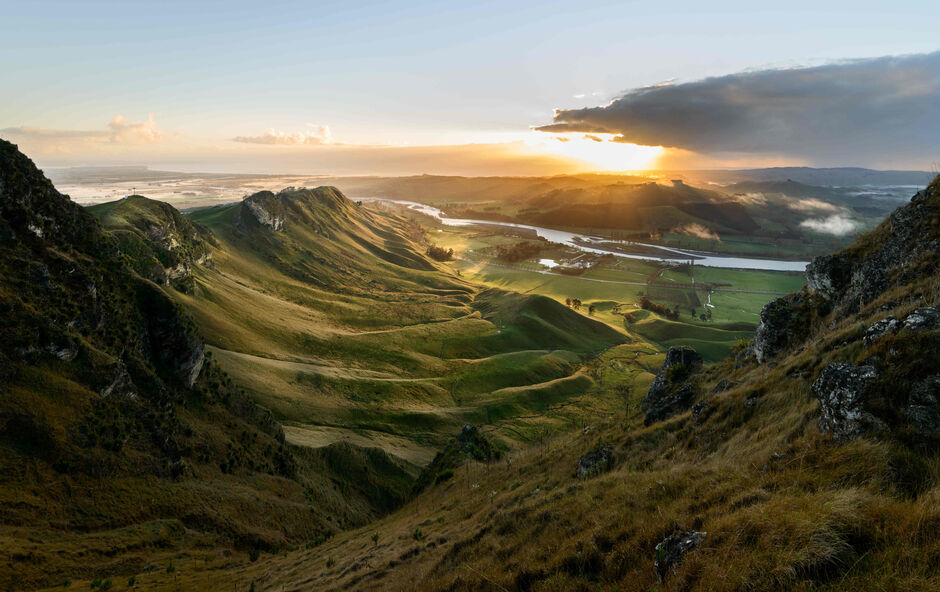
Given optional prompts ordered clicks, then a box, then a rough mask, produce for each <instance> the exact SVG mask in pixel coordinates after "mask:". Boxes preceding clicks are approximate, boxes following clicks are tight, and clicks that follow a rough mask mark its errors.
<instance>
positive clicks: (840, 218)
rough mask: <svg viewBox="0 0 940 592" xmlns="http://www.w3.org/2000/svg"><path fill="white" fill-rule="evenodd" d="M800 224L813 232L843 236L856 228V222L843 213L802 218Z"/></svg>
mask: <svg viewBox="0 0 940 592" xmlns="http://www.w3.org/2000/svg"><path fill="white" fill-rule="evenodd" d="M800 226H802V227H803V228H809V229H810V230H813V231H815V232H821V233H824V234H834V235H836V236H845V235H846V234H849V233H850V232H852V231H854V230H855V229H857V228H858V222H856V221H855V220H852V219H851V218H847V217H846V216H845V215H844V214H835V215H834V216H829V217H828V218H809V219H807V220H803V221H802V222H800Z"/></svg>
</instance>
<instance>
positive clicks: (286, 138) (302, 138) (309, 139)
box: [232, 123, 333, 146]
mask: <svg viewBox="0 0 940 592" xmlns="http://www.w3.org/2000/svg"><path fill="white" fill-rule="evenodd" d="M307 128H308V129H307V131H306V132H296V133H293V134H291V133H285V132H282V131H280V130H276V129H273V128H272V129H269V130H268V131H267V132H266V133H264V134H262V135H260V136H236V137H235V138H232V140H233V141H234V142H243V143H245V144H278V145H282V146H302V145H310V144H314V145H319V144H330V143H332V142H333V136H332V134H331V133H330V126H328V125H314V124H312V123H308V124H307Z"/></svg>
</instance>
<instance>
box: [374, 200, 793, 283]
mask: <svg viewBox="0 0 940 592" xmlns="http://www.w3.org/2000/svg"><path fill="white" fill-rule="evenodd" d="M356 199H359V200H361V201H378V202H386V203H392V204H397V205H400V206H404V207H406V208H408V209H409V210H413V211H415V212H419V213H421V214H424V215H426V216H430V217H432V218H434V219H435V220H438V221H439V222H440V223H441V224H444V225H445V226H476V225H487V226H502V227H505V228H521V229H524V230H531V231H534V232H535V233H536V234H537V235H538V236H539V237H542V238H544V239H545V240H547V241H549V242H553V243H560V244H563V245H567V246H569V247H574V248H576V249H580V250H582V251H586V252H588V253H597V254H601V255H603V254H607V253H610V254H611V255H616V256H618V257H628V258H630V259H644V260H647V261H670V262H681V261H694V262H695V265H702V266H705V267H720V268H724V269H760V270H766V271H804V270H805V269H806V265H807V263H808V262H806V261H784V260H779V259H751V258H746V257H726V256H723V255H712V254H708V253H701V252H697V251H684V250H681V249H674V248H671V247H663V246H661V245H651V244H647V243H638V242H632V241H616V240H611V239H609V238H602V237H597V236H589V235H585V234H577V233H574V232H567V231H565V230H555V229H554V228H543V227H541V226H531V225H529V224H517V223H515V222H494V221H492V220H473V219H469V218H450V217H448V216H447V215H446V214H444V212H442V211H441V210H440V209H439V208H436V207H434V206H429V205H427V204H423V203H418V202H415V201H407V200H403V199H386V198H381V197H372V198H370V197H366V198H356ZM590 243H608V244H609V243H619V244H622V245H623V246H624V248H629V247H630V246H631V245H632V246H636V247H643V248H644V249H645V250H655V251H661V252H662V255H655V254H650V253H643V254H638V253H625V252H622V251H620V250H615V249H611V248H607V247H604V246H603V245H601V244H594V245H591V244H590Z"/></svg>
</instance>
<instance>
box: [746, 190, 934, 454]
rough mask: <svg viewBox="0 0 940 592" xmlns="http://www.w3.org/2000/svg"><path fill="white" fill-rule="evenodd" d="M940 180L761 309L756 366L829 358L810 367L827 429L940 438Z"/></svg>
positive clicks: (842, 434)
mask: <svg viewBox="0 0 940 592" xmlns="http://www.w3.org/2000/svg"><path fill="white" fill-rule="evenodd" d="M938 185H940V184H938V181H934V182H933V183H932V184H931V185H930V186H928V187H927V188H926V189H925V190H923V191H920V192H918V193H917V194H916V195H915V196H914V197H913V198H912V199H911V201H910V203H909V204H907V205H905V206H902V207H901V208H898V209H897V210H896V211H895V212H893V213H892V214H891V215H890V216H889V217H888V218H887V219H886V220H885V221H884V222H883V223H882V224H881V225H880V226H879V227H878V228H876V229H875V230H874V231H872V232H871V233H869V234H868V235H866V236H864V237H862V238H861V239H860V240H858V241H857V242H856V243H854V244H852V245H851V246H849V247H848V248H846V249H844V250H843V251H840V252H839V253H836V254H834V255H826V256H822V257H817V258H816V259H815V260H813V262H812V263H811V264H810V265H809V266H808V267H807V270H806V277H807V288H806V289H804V290H803V291H802V292H800V293H798V294H793V295H790V296H786V297H783V298H780V299H777V300H775V301H773V302H771V303H769V304H767V305H766V306H765V307H764V309H763V310H762V311H761V324H760V326H759V327H758V329H757V333H756V335H755V337H754V340H753V341H752V343H751V346H750V352H751V353H752V354H753V355H754V357H755V358H756V360H757V361H758V362H759V363H774V364H777V363H788V362H789V361H790V360H792V359H795V358H796V359H798V358H801V357H806V356H808V355H814V356H816V357H817V358H820V359H823V358H831V359H827V360H826V362H827V363H826V364H825V365H823V366H820V365H819V364H818V363H817V364H814V365H813V367H812V369H811V371H812V373H813V374H814V375H816V376H818V378H817V379H816V381H815V382H814V383H813V386H812V390H813V393H814V394H815V395H816V397H817V398H818V400H819V402H820V406H821V410H822V417H821V419H820V428H821V429H822V430H823V431H824V432H827V433H831V434H833V436H834V437H835V438H836V439H838V440H842V441H845V440H848V439H851V438H854V437H857V436H859V435H861V434H864V433H885V434H887V433H896V434H897V433H901V434H904V433H908V434H914V435H916V437H917V440H918V443H920V444H923V443H925V442H928V441H931V440H933V439H935V438H936V437H937V436H938V434H937V430H938V429H940V407H938V401H940V391H938V387H937V385H938V384H940V374H938V372H940V353H938V352H940V311H938V310H937V308H936V306H937V305H938V298H940V290H938V286H940V279H938V274H940V189H938ZM836 340H837V341H836ZM828 352H833V354H832V355H826V354H827V353H828ZM899 430H900V432H899Z"/></svg>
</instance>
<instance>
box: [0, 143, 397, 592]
mask: <svg viewBox="0 0 940 592" xmlns="http://www.w3.org/2000/svg"><path fill="white" fill-rule="evenodd" d="M132 205H134V206H135V209H134V211H135V212H144V213H146V214H147V215H151V214H153V213H154V211H156V212H158V213H160V216H159V217H158V218H157V219H158V220H160V221H161V222H160V223H161V224H164V225H165V226H161V228H162V229H164V230H165V229H167V228H170V229H172V232H165V233H163V231H162V230H161V231H160V232H157V233H155V234H154V235H153V236H148V237H147V244H148V245H157V244H164V245H166V246H167V250H169V251H172V250H173V249H174V248H175V247H177V246H182V245H183V244H184V241H190V246H192V245H193V244H196V243H194V242H193V241H195V240H196V238H194V235H193V234H192V233H191V231H192V228H191V227H190V226H187V224H186V223H185V221H184V220H180V219H178V218H177V217H176V216H177V215H176V214H174V212H166V211H164V210H163V208H156V209H155V208H154V207H153V204H152V203H150V204H148V203H146V202H143V201H141V199H138V198H135V199H134V200H133V201H132ZM124 211H125V213H126V210H124ZM129 218H130V217H129ZM132 220H136V218H133V219H132ZM131 226H133V228H134V229H135V230H133V232H144V233H146V228H148V227H147V226H138V225H134V224H131ZM161 233H162V234H161ZM177 233H178V234H177ZM142 240H143V239H142ZM174 241H175V244H174ZM126 244H127V242H126V241H124V240H123V239H122V238H121V237H116V236H115V235H114V234H112V233H109V232H108V231H106V230H105V229H103V228H102V226H101V224H100V223H99V222H98V221H97V220H96V218H95V217H94V216H93V215H91V214H90V213H89V212H87V211H86V210H84V209H83V208H81V207H80V206H78V205H76V204H75V203H73V202H72V201H71V200H69V198H68V197H67V196H63V195H61V194H59V193H58V192H57V191H56V190H55V188H54V187H53V186H52V184H51V183H50V182H49V181H48V180H47V179H46V178H45V177H44V176H43V174H42V173H41V171H39V170H38V169H37V168H36V167H35V166H34V165H33V163H32V162H31V161H30V160H29V159H28V158H27V157H26V156H24V155H23V154H22V153H20V152H19V151H18V150H17V149H16V146H14V145H13V144H10V143H7V142H3V141H0V501H2V503H0V507H2V510H0V513H2V524H3V526H2V527H0V539H2V543H0V557H2V559H0V588H4V589H16V590H23V589H31V588H35V587H39V586H48V585H52V584H58V583H60V582H61V581H62V580H63V579H64V578H66V577H70V578H71V577H88V578H91V577H94V576H97V575H99V574H101V573H105V572H107V571H109V570H111V569H115V566H120V569H123V570H125V571H126V570H131V571H132V572H133V571H136V570H138V569H142V568H143V566H144V565H145V564H150V563H151V562H152V561H154V560H159V557H160V556H161V553H162V551H160V549H173V548H176V547H185V546H187V545H193V544H195V542H196V541H201V542H202V544H205V543H210V544H213V545H218V546H219V547H220V548H221V547H228V548H236V549H237V548H241V549H246V548H256V549H259V550H260V549H270V548H273V547H275V546H277V545H279V544H284V543H285V542H288V541H293V542H295V543H300V542H304V541H310V540H314V539H316V538H317V537H318V536H319V535H321V534H322V533H324V532H327V531H330V530H336V529H338V528H343V527H345V526H347V525H349V524H357V523H361V522H362V521H363V520H367V519H369V518H372V517H374V516H375V515H377V514H379V513H380V512H382V511H386V510H387V509H389V508H390V507H392V506H394V505H395V504H397V503H400V501H401V499H402V498H403V497H404V495H406V494H407V491H408V489H409V488H410V482H411V478H410V474H409V471H410V469H409V468H406V467H404V466H402V465H401V463H397V462H395V461H392V460H390V459H388V458H387V456H385V455H384V453H378V454H379V456H383V457H384V458H385V462H384V463H383V462H379V461H378V460H377V459H375V458H371V457H370V456H368V455H362V456H361V458H362V460H363V462H362V465H363V467H364V468H363V469H362V471H363V472H367V473H370V474H372V473H375V474H376V475H377V476H381V477H380V478H379V479H377V480H376V481H377V482H376V484H375V486H374V487H373V488H372V490H363V489H356V488H349V489H347V490H343V491H341V490H340V489H341V486H343V485H345V484H348V483H350V482H351V481H362V480H361V479H359V478H358V477H357V476H356V475H354V474H348V473H339V472H336V470H335V468H331V466H332V465H331V461H328V459H329V458H331V456H330V455H331V454H332V452H331V451H328V450H325V451H319V452H305V453H303V454H298V453H297V451H296V450H295V449H294V448H293V447H291V446H290V445H288V444H286V442H285V439H284V434H283V431H282V429H281V427H280V425H278V424H277V423H276V422H275V421H273V419H272V418H271V416H270V414H269V413H268V412H267V411H265V410H264V409H262V408H260V407H258V406H257V405H255V404H254V403H253V402H252V401H250V400H249V399H248V398H247V396H246V395H245V393H244V392H243V391H241V389H239V388H237V387H236V386H234V385H233V384H232V381H231V379H230V378H229V377H228V376H227V375H226V374H225V373H224V372H223V371H222V370H221V369H219V367H218V366H217V365H216V364H215V363H214V362H213V361H212V360H211V358H210V357H209V354H208V353H207V352H206V350H205V346H204V344H203V341H202V339H201V337H200V335H199V334H198V332H197V330H196V328H195V326H194V324H193V322H192V321H191V319H190V318H189V317H188V315H186V314H185V313H184V312H183V311H182V310H181V309H180V307H179V306H178V305H177V304H176V303H175V302H174V301H173V300H172V299H171V298H170V297H168V293H167V292H164V290H163V288H162V287H161V286H159V285H157V284H155V283H153V282H152V281H150V279H149V278H148V277H146V276H142V275H141V274H140V273H138V272H137V269H138V268H137V267H136V265H135V261H134V260H133V257H132V254H131V253H129V252H128V251H127V250H126V249H125V248H124V247H125V246H126ZM356 450H357V449H349V450H346V452H345V455H346V456H347V457H349V456H350V455H352V456H356V455H359V454H360V453H359V452H357V451H356ZM376 452H378V451H376ZM372 478H373V477H370V479H372ZM376 490H377V491H379V492H380V493H381V494H382V495H381V496H377V495H375V494H376ZM373 498H375V499H378V498H381V499H382V504H381V506H376V505H373V503H372V499H373ZM313 500H315V501H316V503H315V504H311V502H312V501H313ZM102 539H107V540H109V541H110V543H108V544H105V545H102V544H99V543H98V542H97V541H100V540H102Z"/></svg>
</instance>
